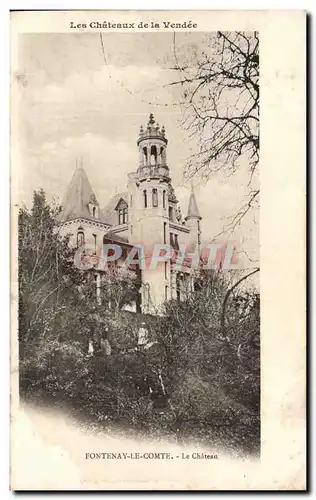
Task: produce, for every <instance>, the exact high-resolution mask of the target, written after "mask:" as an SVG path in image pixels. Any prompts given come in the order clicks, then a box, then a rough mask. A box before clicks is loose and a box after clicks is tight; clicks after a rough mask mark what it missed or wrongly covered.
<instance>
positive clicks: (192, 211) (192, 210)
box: [186, 187, 201, 219]
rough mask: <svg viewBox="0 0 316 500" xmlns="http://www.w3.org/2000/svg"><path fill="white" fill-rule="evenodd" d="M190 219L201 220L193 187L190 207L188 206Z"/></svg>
mask: <svg viewBox="0 0 316 500" xmlns="http://www.w3.org/2000/svg"><path fill="white" fill-rule="evenodd" d="M188 217H197V218H199V219H200V218H201V216H200V212H199V209H198V206H197V202H196V198H195V194H194V190H193V187H192V188H191V194H190V200H189V206H188V214H187V216H186V219H187V218H188Z"/></svg>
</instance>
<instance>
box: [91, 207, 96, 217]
mask: <svg viewBox="0 0 316 500" xmlns="http://www.w3.org/2000/svg"><path fill="white" fill-rule="evenodd" d="M95 212H96V207H93V209H92V215H93V217H95Z"/></svg>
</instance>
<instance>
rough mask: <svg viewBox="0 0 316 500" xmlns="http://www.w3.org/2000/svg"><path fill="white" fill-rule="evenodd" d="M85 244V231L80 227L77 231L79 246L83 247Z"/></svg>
mask: <svg viewBox="0 0 316 500" xmlns="http://www.w3.org/2000/svg"><path fill="white" fill-rule="evenodd" d="M83 245H84V232H83V230H82V229H81V228H80V229H79V230H78V233H77V247H82V246H83Z"/></svg>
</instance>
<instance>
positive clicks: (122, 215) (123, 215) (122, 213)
mask: <svg viewBox="0 0 316 500" xmlns="http://www.w3.org/2000/svg"><path fill="white" fill-rule="evenodd" d="M118 214H119V224H126V223H127V208H120V209H119V211H118Z"/></svg>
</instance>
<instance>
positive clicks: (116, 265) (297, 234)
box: [10, 10, 306, 491]
mask: <svg viewBox="0 0 316 500" xmlns="http://www.w3.org/2000/svg"><path fill="white" fill-rule="evenodd" d="M305 25H306V15H305V13H304V12H303V11H225V12H224V11H106V10H104V11H87V12H84V11H65V12H62V11H60V12H58V11H55V12H53V11H27V12H13V13H11V241H12V244H11V256H12V257H11V304H12V308H11V311H12V313H11V471H10V476H11V485H10V486H11V489H13V490H191V491H194V490H304V489H305V488H306V461H305V460H306V441H305V440H306V434H305V432H306V422H305V417H306V402H305V377H306V367H305V359H306V346H305V279H306V277H305V262H304V257H303V256H304V255H305V251H304V248H305V208H306V207H305V191H306V186H305V162H306V158H305V134H306V131H305V50H306V48H305ZM259 137H260V139H259Z"/></svg>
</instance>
